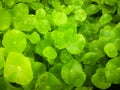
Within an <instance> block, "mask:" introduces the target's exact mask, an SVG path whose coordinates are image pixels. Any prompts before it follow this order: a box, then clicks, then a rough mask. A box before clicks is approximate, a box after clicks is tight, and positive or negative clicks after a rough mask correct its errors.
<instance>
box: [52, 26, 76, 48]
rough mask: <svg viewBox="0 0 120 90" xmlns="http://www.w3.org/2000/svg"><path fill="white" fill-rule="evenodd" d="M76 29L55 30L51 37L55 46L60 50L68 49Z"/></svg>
mask: <svg viewBox="0 0 120 90" xmlns="http://www.w3.org/2000/svg"><path fill="white" fill-rule="evenodd" d="M73 33H74V29H72V28H71V27H70V28H66V27H61V28H59V30H54V31H52V33H51V37H52V39H53V40H54V44H55V46H56V47H57V48H58V49H63V48H66V46H67V44H68V41H69V39H70V38H71V37H72V35H73Z"/></svg>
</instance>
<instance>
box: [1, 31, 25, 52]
mask: <svg viewBox="0 0 120 90" xmlns="http://www.w3.org/2000/svg"><path fill="white" fill-rule="evenodd" d="M2 44H3V46H4V47H5V49H6V51H7V52H10V51H17V52H21V53H22V52H23V51H24V49H25V48H26V44H27V42H26V36H25V34H24V33H23V32H21V31H18V30H15V29H14V30H9V31H7V32H6V33H5V34H4V36H3V40H2Z"/></svg>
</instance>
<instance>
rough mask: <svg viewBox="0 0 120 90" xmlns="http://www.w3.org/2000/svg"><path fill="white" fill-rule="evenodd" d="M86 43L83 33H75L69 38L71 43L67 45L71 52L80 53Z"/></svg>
mask: <svg viewBox="0 0 120 90" xmlns="http://www.w3.org/2000/svg"><path fill="white" fill-rule="evenodd" d="M85 44H86V40H85V38H84V36H83V35H82V34H75V35H74V36H73V37H71V39H70V40H69V43H68V45H67V47H66V49H67V51H68V52H70V53H71V54H80V53H81V52H82V51H83V49H84V47H85Z"/></svg>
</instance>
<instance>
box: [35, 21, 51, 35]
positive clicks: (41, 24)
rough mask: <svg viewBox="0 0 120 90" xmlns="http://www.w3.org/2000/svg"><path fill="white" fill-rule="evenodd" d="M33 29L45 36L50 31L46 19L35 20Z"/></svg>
mask: <svg viewBox="0 0 120 90" xmlns="http://www.w3.org/2000/svg"><path fill="white" fill-rule="evenodd" d="M35 27H36V29H37V31H38V32H39V33H41V34H46V33H47V32H48V31H50V30H51V25H50V23H49V21H48V20H47V19H41V20H36V24H35Z"/></svg>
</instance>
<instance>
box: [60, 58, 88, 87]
mask: <svg viewBox="0 0 120 90" xmlns="http://www.w3.org/2000/svg"><path fill="white" fill-rule="evenodd" d="M61 77H62V78H63V80H64V81H65V82H66V83H67V84H70V85H73V86H76V87H80V86H82V85H83V83H84V82H85V80H86V75H85V73H84V72H83V71H82V66H81V64H79V63H78V62H77V61H76V60H73V59H72V60H70V62H68V63H66V64H65V65H64V66H63V67H62V70H61Z"/></svg>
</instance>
